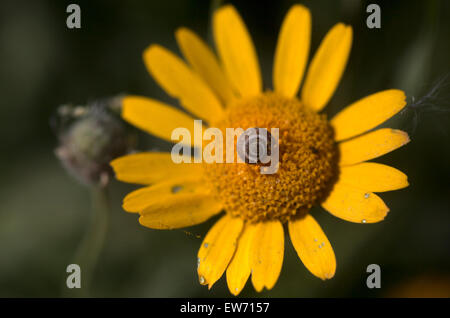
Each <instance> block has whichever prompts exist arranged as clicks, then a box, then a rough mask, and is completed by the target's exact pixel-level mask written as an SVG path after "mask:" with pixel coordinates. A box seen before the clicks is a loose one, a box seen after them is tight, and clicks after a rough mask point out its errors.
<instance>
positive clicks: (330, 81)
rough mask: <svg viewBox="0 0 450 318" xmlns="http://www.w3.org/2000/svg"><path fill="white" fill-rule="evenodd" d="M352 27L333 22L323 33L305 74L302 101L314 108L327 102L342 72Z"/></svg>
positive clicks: (318, 107)
mask: <svg viewBox="0 0 450 318" xmlns="http://www.w3.org/2000/svg"><path fill="white" fill-rule="evenodd" d="M352 36H353V34H352V28H351V27H350V26H346V25H344V24H342V23H338V24H336V25H335V26H334V27H333V28H331V30H330V31H329V32H328V33H327V35H326V36H325V38H324V39H323V40H322V43H321V44H320V46H319V49H318V50H317V52H316V54H315V56H314V58H313V60H312V62H311V65H310V66H309V69H308V72H307V74H306V80H305V84H304V85H303V88H302V101H303V103H304V104H305V105H306V106H308V107H310V108H312V109H315V110H316V111H319V110H321V109H322V108H323V107H325V105H326V104H327V103H328V101H329V100H330V98H331V97H332V96H333V93H334V91H335V89H336V87H337V85H338V84H339V81H340V79H341V77H342V74H343V73H344V69H345V66H346V65H347V59H348V56H349V53H350V48H351V45H352Z"/></svg>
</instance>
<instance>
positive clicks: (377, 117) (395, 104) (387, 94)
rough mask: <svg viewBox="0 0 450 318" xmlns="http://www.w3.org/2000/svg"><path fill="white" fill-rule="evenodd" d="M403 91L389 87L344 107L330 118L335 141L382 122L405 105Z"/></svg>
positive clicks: (359, 132) (364, 130) (357, 133)
mask: <svg viewBox="0 0 450 318" xmlns="http://www.w3.org/2000/svg"><path fill="white" fill-rule="evenodd" d="M405 98H406V97H405V93H403V91H400V90H397V89H390V90H386V91H382V92H378V93H376V94H372V95H370V96H367V97H365V98H363V99H361V100H359V101H357V102H355V103H353V104H351V105H350V106H348V107H346V108H344V110H343V111H341V112H340V113H338V114H337V115H336V116H335V117H334V118H333V119H332V120H331V125H332V126H333V127H334V131H335V139H336V140H337V141H340V140H343V139H347V138H350V137H354V136H356V135H359V134H361V133H363V132H366V131H368V130H370V129H372V128H374V127H376V126H378V125H379V124H382V123H383V122H385V121H386V120H388V119H389V118H391V117H392V116H394V115H395V114H397V113H398V112H399V111H400V110H401V109H402V108H403V107H405V105H406V100H405Z"/></svg>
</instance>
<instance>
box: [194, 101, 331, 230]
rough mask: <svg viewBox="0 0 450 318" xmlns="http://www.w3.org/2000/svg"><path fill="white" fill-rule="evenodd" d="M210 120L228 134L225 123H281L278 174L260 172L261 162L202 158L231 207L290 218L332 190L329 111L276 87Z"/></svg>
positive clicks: (257, 217) (245, 214) (246, 215)
mask: <svg viewBox="0 0 450 318" xmlns="http://www.w3.org/2000/svg"><path fill="white" fill-rule="evenodd" d="M211 126H212V127H217V128H219V129H220V130H221V131H222V133H223V135H224V136H225V135H226V128H235V129H236V128H242V129H244V130H246V129H248V128H254V127H259V128H265V129H267V130H268V131H269V132H270V131H271V129H272V128H278V129H279V140H278V145H279V147H278V149H279V166H278V171H277V172H276V173H274V174H262V173H261V170H260V168H261V163H256V164H250V163H242V162H241V163H238V162H236V161H235V163H209V164H208V163H204V164H203V166H204V170H205V175H206V177H207V180H208V182H210V184H211V186H212V187H213V188H214V189H215V190H216V193H217V196H218V198H219V199H220V200H221V201H222V202H223V204H224V207H225V209H226V211H227V213H230V214H232V215H233V216H237V217H241V218H243V219H245V220H248V221H251V222H259V221H263V220H271V219H277V220H280V221H282V222H286V221H288V220H289V219H291V218H293V217H296V216H300V215H304V214H305V213H307V212H308V211H309V209H310V208H311V207H312V206H313V205H314V204H316V203H318V202H319V201H320V200H321V199H322V198H324V197H325V196H326V194H327V192H328V191H329V188H330V186H331V184H332V183H333V180H334V177H335V176H336V171H337V161H338V160H337V157H338V152H337V147H336V143H335V141H334V139H333V129H332V128H331V126H330V125H329V124H328V121H327V119H326V117H325V115H320V114H317V113H316V112H314V111H313V110H311V109H308V108H306V107H305V106H303V104H302V103H301V102H300V101H299V100H298V99H296V98H292V99H289V98H285V97H282V96H279V95H277V94H275V93H272V92H267V93H264V94H262V95H260V96H257V97H251V98H243V99H239V100H237V101H235V102H234V103H232V104H230V105H228V106H227V110H226V116H225V118H224V119H222V120H220V121H219V122H217V123H213V124H212V125H211ZM236 140H237V138H236ZM236 140H235V144H236ZM236 152H237V151H236Z"/></svg>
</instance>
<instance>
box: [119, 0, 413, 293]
mask: <svg viewBox="0 0 450 318" xmlns="http://www.w3.org/2000/svg"><path fill="white" fill-rule="evenodd" d="M213 29H214V39H215V43H216V48H217V52H218V57H217V56H216V55H215V54H214V53H213V51H212V50H211V49H210V48H209V47H208V46H207V45H206V44H205V42H203V41H202V40H201V39H200V38H199V37H198V36H197V35H195V34H194V33H193V32H192V31H190V30H188V29H186V28H180V29H179V30H177V32H176V39H177V42H178V44H179V46H180V49H181V51H182V53H183V55H184V57H185V59H186V61H187V63H185V62H184V61H182V60H181V59H180V58H178V57H177V56H175V55H174V54H172V53H171V52H169V51H168V50H166V49H165V48H163V47H161V46H159V45H151V46H150V47H149V48H148V49H146V50H145V52H144V61H145V64H146V66H147V68H148V70H149V72H150V73H151V75H152V76H153V77H154V78H155V80H156V81H157V82H158V84H160V85H161V87H162V88H163V89H164V90H166V92H167V93H168V94H169V95H170V96H172V97H176V98H178V99H179V101H180V103H181V105H182V106H183V107H184V108H185V109H186V110H187V111H188V112H189V113H190V114H191V115H189V114H187V113H185V112H181V111H179V110H176V109H175V108H172V107H170V106H169V105H166V104H164V103H162V102H159V101H156V100H153V99H149V98H145V97H138V96H128V97H126V98H125V99H124V101H123V110H122V116H123V118H124V119H126V120H127V121H128V122H130V123H131V124H133V125H135V126H136V127H139V128H141V129H143V130H145V131H147V132H149V133H150V134H153V135H156V136H158V137H160V138H163V139H165V140H169V141H171V133H172V131H173V130H174V129H175V128H177V127H186V128H188V129H190V131H191V135H192V136H193V131H194V118H201V119H203V120H204V121H206V122H207V123H208V125H209V126H210V127H218V128H219V129H221V130H222V131H224V129H225V127H241V128H243V129H247V128H251V127H265V128H268V127H277V128H279V151H280V155H279V158H280V159H279V160H280V165H279V170H278V172H277V173H275V174H261V173H259V167H258V165H257V164H243V163H234V164H228V163H227V164H219V163H212V164H206V163H203V164H195V163H192V164H188V163H181V164H175V163H173V162H172V160H171V155H170V153H154V152H150V153H139V154H132V155H128V156H125V157H121V158H119V159H116V160H114V161H113V162H112V163H111V165H112V166H113V168H114V170H115V173H116V176H117V178H118V179H119V180H122V181H125V182H130V183H137V184H143V185H146V187H144V188H141V189H138V190H136V191H134V192H131V193H130V194H128V195H127V196H126V197H125V199H124V202H123V207H124V209H125V210H126V211H129V212H136V213H139V214H140V218H139V222H140V223H141V224H142V225H144V226H146V227H149V228H153V229H175V228H182V227H187V226H192V225H195V224H199V223H202V222H204V221H206V220H207V219H209V218H210V217H212V216H214V215H217V214H218V213H220V212H221V211H224V210H225V211H226V213H225V215H224V216H222V217H221V218H220V219H219V220H218V221H217V222H216V223H215V225H214V226H213V227H212V228H211V229H210V231H209V232H208V234H207V235H206V237H205V238H204V240H203V243H202V245H201V247H200V250H199V251H198V269H197V271H198V276H199V281H200V283H201V284H204V285H208V287H209V288H211V286H212V285H213V284H214V283H215V282H216V281H217V280H218V279H219V278H220V277H221V276H222V274H223V273H224V272H225V271H226V279H227V283H228V287H229V289H230V292H231V293H232V294H234V295H237V294H239V293H240V291H241V290H242V289H243V287H244V285H245V284H246V282H247V280H248V278H249V277H250V275H251V281H252V283H253V286H254V287H255V289H256V290H257V291H261V290H262V289H263V288H264V287H266V288H267V289H271V288H272V287H273V286H274V285H275V283H276V281H277V279H278V276H279V274H280V271H281V267H282V263H283V255H284V229H283V225H284V224H287V229H288V232H289V236H290V238H291V241H292V244H293V246H294V248H295V250H296V251H297V253H298V256H299V257H300V259H301V261H302V262H303V264H304V265H305V266H306V268H307V269H308V270H309V271H310V272H311V273H312V274H313V275H315V276H317V277H319V278H321V279H329V278H331V277H333V276H334V274H335V271H336V259H335V255H334V252H333V249H332V247H331V244H330V242H329V241H328V239H327V237H326V235H325V234H324V232H323V231H322V229H321V227H320V226H319V224H318V223H317V222H316V221H315V219H314V218H313V217H312V216H311V215H310V214H309V213H308V211H309V210H310V208H311V207H312V206H314V205H319V204H320V205H321V206H322V207H323V208H324V209H325V210H327V211H328V212H330V213H331V214H333V215H335V216H336V217H339V218H341V219H344V220H347V221H350V222H356V223H374V222H379V221H381V220H383V219H384V218H385V216H386V214H387V213H388V211H389V209H388V207H387V206H386V205H385V203H384V202H383V201H382V200H381V198H380V197H379V196H377V195H376V194H374V192H384V191H390V190H396V189H400V188H404V187H406V186H408V181H407V177H406V175H405V174H403V173H402V172H400V171H398V170H396V169H394V168H392V167H389V166H386V165H382V164H379V163H373V162H366V161H368V160H371V159H374V158H377V157H380V156H382V155H384V154H386V153H388V152H391V151H393V150H395V149H397V148H399V147H401V146H403V145H404V144H406V143H407V142H408V141H409V138H408V135H407V134H406V133H405V132H402V131H399V130H394V129H387V128H382V129H378V130H373V131H370V132H368V131H369V130H372V129H373V128H375V127H376V126H378V125H379V124H381V123H383V122H384V121H386V120H387V119H388V118H390V117H392V116H393V115H395V114H396V113H397V112H399V111H400V110H401V109H402V108H403V107H404V106H405V104H406V102H405V95H404V93H403V92H402V91H400V90H395V89H392V90H386V91H382V92H378V93H376V94H373V95H370V96H368V97H365V98H363V99H361V100H359V101H357V102H355V103H353V104H351V105H350V106H348V107H346V108H345V109H344V110H343V111H341V112H340V113H338V114H337V115H336V116H335V117H334V118H333V119H332V120H331V121H328V120H327V119H326V116H325V115H323V114H320V113H319V112H320V111H321V110H322V109H323V108H324V107H325V105H326V104H327V102H328V101H329V100H330V98H331V96H332V95H333V93H334V91H335V89H336V87H337V85H338V83H339V80H340V78H341V76H342V73H343V71H344V68H345V66H346V63H347V59H348V56H349V52H350V47H351V43H352V29H351V27H350V26H347V25H344V24H342V23H338V24H336V25H335V26H334V27H333V28H331V30H330V31H329V32H328V33H327V35H326V36H325V38H324V39H323V41H322V43H321V44H320V46H319V48H318V50H317V52H316V54H315V56H314V57H313V59H312V61H311V63H310V66H309V69H308V71H307V72H306V77H305V82H304V84H303V87H302V89H301V93H300V98H298V97H297V93H298V90H299V87H300V83H301V80H302V78H303V73H304V70H305V66H306V62H307V60H308V54H309V46H310V37H311V35H310V33H311V16H310V12H309V10H308V9H307V8H305V7H303V6H302V5H295V6H293V7H292V8H291V9H290V10H289V12H288V13H287V15H286V17H285V19H284V22H283V24H282V27H281V31H280V34H279V38H278V43H277V47H276V52H275V60H274V66H273V91H263V89H262V79H261V74H260V69H259V65H258V58H257V54H256V52H255V49H254V47H253V43H252V40H251V38H250V35H249V33H248V31H247V29H246V27H245V25H244V22H243V21H242V19H241V17H240V16H239V14H238V13H237V11H236V10H235V8H234V7H232V6H230V5H227V6H224V7H222V8H220V9H219V10H217V11H216V12H215V13H214V17H213Z"/></svg>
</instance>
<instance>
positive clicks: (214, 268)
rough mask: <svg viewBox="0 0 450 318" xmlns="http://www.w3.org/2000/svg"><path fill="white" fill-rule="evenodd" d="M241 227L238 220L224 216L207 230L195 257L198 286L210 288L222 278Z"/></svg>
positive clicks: (240, 221) (241, 223) (234, 248)
mask: <svg viewBox="0 0 450 318" xmlns="http://www.w3.org/2000/svg"><path fill="white" fill-rule="evenodd" d="M243 225H244V222H243V221H242V220H241V219H240V218H234V217H231V216H229V215H225V216H223V217H222V218H221V219H220V220H219V221H218V222H216V224H214V226H213V227H212V228H211V229H210V230H209V232H208V234H207V235H206V237H205V239H204V240H203V242H202V246H201V247H200V250H199V251H198V255H197V256H198V268H197V273H198V277H199V281H200V284H202V285H208V288H211V287H212V285H214V283H215V282H216V281H217V280H218V279H219V278H220V277H221V276H222V274H223V272H224V271H225V269H226V268H227V266H228V264H229V263H230V260H231V258H232V257H233V254H234V251H235V250H236V245H237V241H238V238H239V235H240V234H241V231H242V227H243Z"/></svg>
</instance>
